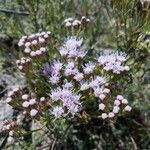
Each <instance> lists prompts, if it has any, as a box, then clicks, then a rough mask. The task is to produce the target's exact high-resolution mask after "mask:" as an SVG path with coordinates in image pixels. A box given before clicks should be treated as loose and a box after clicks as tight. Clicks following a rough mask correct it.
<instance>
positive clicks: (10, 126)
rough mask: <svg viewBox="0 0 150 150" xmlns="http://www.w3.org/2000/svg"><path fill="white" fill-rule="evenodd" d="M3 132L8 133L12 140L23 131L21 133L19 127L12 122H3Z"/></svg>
mask: <svg viewBox="0 0 150 150" xmlns="http://www.w3.org/2000/svg"><path fill="white" fill-rule="evenodd" d="M3 131H4V132H6V133H8V135H9V136H10V137H12V138H17V137H20V136H21V135H22V132H23V130H22V131H21V129H20V127H19V125H18V124H17V123H16V122H15V121H12V120H4V125H3Z"/></svg>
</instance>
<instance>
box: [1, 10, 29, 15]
mask: <svg viewBox="0 0 150 150" xmlns="http://www.w3.org/2000/svg"><path fill="white" fill-rule="evenodd" d="M0 12H3V13H6V14H15V15H24V16H27V15H29V13H28V12H22V11H14V10H7V9H0Z"/></svg>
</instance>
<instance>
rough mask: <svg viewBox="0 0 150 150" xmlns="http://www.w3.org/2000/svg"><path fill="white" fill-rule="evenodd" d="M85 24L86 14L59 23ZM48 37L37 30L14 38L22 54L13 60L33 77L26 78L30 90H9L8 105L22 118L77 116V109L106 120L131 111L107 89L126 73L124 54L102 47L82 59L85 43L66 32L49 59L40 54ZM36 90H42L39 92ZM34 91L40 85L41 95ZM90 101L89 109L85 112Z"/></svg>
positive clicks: (113, 91) (43, 51)
mask: <svg viewBox="0 0 150 150" xmlns="http://www.w3.org/2000/svg"><path fill="white" fill-rule="evenodd" d="M88 22H89V19H87V18H86V17H82V18H81V20H80V21H79V20H78V21H77V20H73V19H71V18H69V19H67V20H65V25H66V26H67V27H71V30H74V29H75V28H76V27H80V26H83V25H86V24H87V23H88ZM50 35H51V33H50V32H41V33H37V34H32V35H30V36H25V37H22V38H21V40H20V41H19V46H21V47H22V48H24V52H25V53H26V54H25V55H27V57H23V58H21V59H20V60H17V62H16V63H17V66H18V68H19V69H20V70H21V71H23V72H26V70H30V69H31V70H33V71H32V73H33V75H34V77H38V79H37V80H36V79H35V82H32V84H34V86H33V87H34V89H32V90H33V92H34V94H33V93H32V92H31V91H29V94H24V92H22V91H21V90H20V89H19V88H14V89H13V90H12V91H11V92H9V93H8V98H7V102H8V104H9V105H11V106H12V107H14V108H19V109H20V110H21V111H22V113H23V114H24V116H25V117H27V118H31V119H37V120H39V119H41V117H42V118H44V119H47V118H46V117H47V116H48V114H49V115H50V116H51V117H53V118H56V119H58V118H59V119H60V118H62V117H71V118H74V117H80V118H82V112H86V113H87V114H88V113H89V114H88V115H89V116H90V113H92V115H91V116H93V115H95V116H94V117H97V118H99V116H101V118H102V119H104V120H106V121H109V120H114V118H115V119H116V118H117V116H119V115H122V114H123V113H124V112H130V111H131V109H132V108H131V107H130V106H129V105H128V100H127V99H125V98H124V97H123V96H121V95H117V94H118V93H117V92H118V91H117V89H114V87H113V84H114V81H115V83H117V82H118V80H119V78H120V77H122V76H120V75H116V74H121V75H123V73H127V72H128V71H129V67H128V66H126V65H125V62H126V61H127V55H126V54H125V53H122V52H107V51H105V52H104V53H103V54H101V55H100V57H99V58H98V59H94V61H93V60H92V59H90V57H88V56H87V57H85V56H86V55H87V54H88V53H87V50H86V47H85V46H84V48H83V46H82V45H83V38H80V37H77V36H68V37H67V38H66V40H65V41H64V43H63V44H62V45H60V46H59V47H57V54H56V57H57V59H55V60H53V61H51V58H49V55H45V53H46V51H48V47H46V44H47V42H48V40H49V38H50ZM52 43H53V42H52ZM52 47H54V46H52ZM40 58H44V60H43V59H40ZM49 61H51V62H49ZM41 72H42V73H41ZM110 73H112V74H110ZM37 74H38V75H37ZM27 77H28V76H27ZM40 79H41V81H42V86H40V84H41V81H40V83H39V82H38V81H39V80H40ZM38 83H39V84H38ZM36 86H37V88H36ZM42 88H44V89H45V88H47V89H46V90H45V91H44V90H43V89H42ZM37 89H38V90H39V89H41V91H42V92H43V93H42V92H41V93H38V90H37ZM48 90H50V91H49V92H48ZM42 94H43V95H42ZM39 95H40V97H39ZM45 95H47V98H45ZM41 96H43V97H41ZM114 97H115V100H114V101H113V100H112V99H114ZM91 101H92V104H91V107H92V108H93V109H92V110H93V112H91V110H90V111H88V109H89V107H88V105H89V103H91ZM48 117H49V116H48Z"/></svg>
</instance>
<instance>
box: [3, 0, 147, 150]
mask: <svg viewBox="0 0 150 150" xmlns="http://www.w3.org/2000/svg"><path fill="white" fill-rule="evenodd" d="M141 2H143V1H142V0H141V1H140V0H119V1H118V0H110V1H107V0H0V71H1V73H0V75H1V76H2V73H3V72H6V70H7V69H8V67H12V68H13V67H14V62H15V60H16V59H17V58H18V55H19V54H20V53H21V51H20V50H19V48H18V46H17V42H18V40H19V39H20V38H21V36H23V35H28V34H31V33H35V32H39V31H45V30H46V31H51V32H52V35H53V38H54V39H55V40H56V42H57V41H59V40H62V39H63V38H64V37H66V31H65V30H64V27H63V21H64V19H66V18H68V17H74V18H77V19H80V18H81V16H87V17H88V18H90V20H91V22H90V25H89V27H88V29H87V35H86V43H87V45H88V47H89V50H90V51H91V52H94V53H97V52H98V51H99V50H102V49H117V50H123V51H125V52H126V53H127V54H128V55H129V58H130V59H129V61H128V65H130V66H131V72H130V76H129V81H127V83H126V88H125V89H124V93H125V96H126V97H127V98H128V99H129V101H130V103H131V105H132V107H133V110H132V112H131V113H130V114H129V115H126V116H124V117H120V118H118V120H117V122H116V123H115V124H106V123H103V122H100V121H97V120H92V121H91V122H90V123H88V124H82V125H81V124H80V125H78V124H75V125H74V126H73V127H72V129H71V130H69V133H68V132H67V135H65V133H66V127H65V126H64V125H63V122H61V123H60V124H58V128H60V130H62V131H61V132H63V133H57V134H58V135H59V134H60V135H65V136H64V137H61V136H60V137H59V136H58V135H57V136H58V137H55V138H54V139H53V138H52V137H51V135H50V139H51V140H52V141H53V140H54V142H55V146H54V149H69V150H70V149H71V150H72V149H83V150H87V149H89V150H93V149H100V150H101V149H104V150H114V149H119V150H132V149H133V150H134V149H141V150H148V149H150V103H149V99H150V44H149V45H148V44H147V41H148V40H149V42H150V2H144V3H141ZM52 55H53V54H52ZM71 123H72V122H71ZM58 132H59V131H58ZM56 141H57V142H56ZM39 142H41V141H40V139H38V140H36V141H32V142H31V143H27V142H25V143H23V144H22V148H26V149H36V147H37V145H38V144H39ZM11 148H12V149H21V147H20V146H16V147H15V148H14V146H12V147H11ZM40 149H42V148H40Z"/></svg>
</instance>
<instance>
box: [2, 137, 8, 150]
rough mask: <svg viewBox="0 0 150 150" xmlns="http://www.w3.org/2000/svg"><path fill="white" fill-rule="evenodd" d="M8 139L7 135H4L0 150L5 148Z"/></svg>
mask: <svg viewBox="0 0 150 150" xmlns="http://www.w3.org/2000/svg"><path fill="white" fill-rule="evenodd" d="M8 137H9V135H6V137H5V138H4V140H3V142H2V144H1V145H0V150H2V149H3V148H4V147H5V145H6V143H7V139H8Z"/></svg>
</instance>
